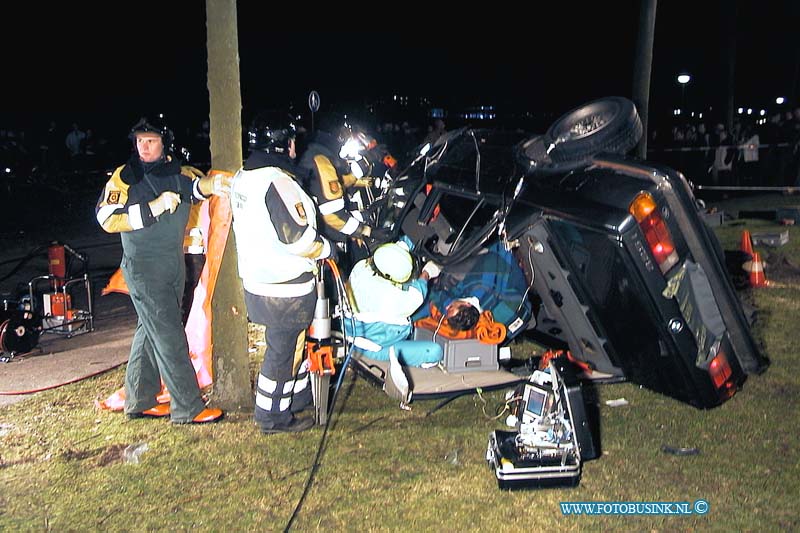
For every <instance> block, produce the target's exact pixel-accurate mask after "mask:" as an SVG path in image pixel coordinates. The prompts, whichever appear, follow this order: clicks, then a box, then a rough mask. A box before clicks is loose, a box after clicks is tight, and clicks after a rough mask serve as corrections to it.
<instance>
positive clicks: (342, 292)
mask: <svg viewBox="0 0 800 533" xmlns="http://www.w3.org/2000/svg"><path fill="white" fill-rule="evenodd" d="M325 261H326V263H327V264H328V266H329V267H330V269H331V272H332V273H333V277H334V281H335V283H334V286H335V287H336V292H337V295H338V297H339V305H340V313H341V315H342V319H343V320H344V317H345V315H346V314H349V315H350V317H351V318H350V319H351V320H353V319H352V313H345V308H347V311H350V308H349V304H348V303H347V293H346V289H345V286H344V282H342V278H341V275H340V273H339V269H338V268H337V267H336V263H335V262H333V261H332V260H330V259H326V260H325ZM342 330H344V327H342ZM344 347H345V353H346V356H345V359H344V363H343V364H342V369H341V373H340V375H339V380H338V381H337V384H336V388H335V389H334V391H333V397H332V398H331V401H330V405H329V406H328V411H329V412H328V417H327V420H326V421H325V427H324V428H323V430H322V437H320V439H319V445H318V446H317V453H316V454H315V455H314V461H313V462H312V464H311V471H310V472H309V473H308V479H307V480H306V485H305V487H304V488H303V494H301V495H300V499H299V500H298V501H297V504H296V505H295V508H294V511H292V516H290V517H289V521H288V522H287V523H286V527H285V528H284V531H285V532H286V531H289V529H290V528H291V527H292V524H293V523H294V521H295V519H296V518H297V516H298V515H299V514H300V509H301V508H302V506H303V502H304V501H305V499H306V496H308V492H309V491H310V490H311V485H312V483H313V481H314V477H315V476H316V473H317V469H318V468H319V460H320V457H322V451H323V450H324V449H325V441H326V439H327V436H328V428H329V427H330V424H331V420H332V419H333V416H331V415H332V414H333V407H334V406H335V405H336V397H337V396H338V395H339V390H340V387H341V384H342V381H343V379H344V375H345V373H346V372H347V366H348V365H349V363H350V360H351V356H352V352H353V345H352V344H350V348H349V349H348V348H347V335H344Z"/></svg>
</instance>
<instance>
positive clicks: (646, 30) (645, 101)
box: [633, 0, 657, 159]
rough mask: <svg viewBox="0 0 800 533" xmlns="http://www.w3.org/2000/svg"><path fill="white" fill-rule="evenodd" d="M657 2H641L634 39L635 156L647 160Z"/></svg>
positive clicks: (655, 0)
mask: <svg viewBox="0 0 800 533" xmlns="http://www.w3.org/2000/svg"><path fill="white" fill-rule="evenodd" d="M656 4H657V0H641V7H640V8H639V33H638V34H637V37H636V59H635V61H634V65H633V103H634V104H636V109H637V110H638V111H639V117H640V118H641V119H642V139H641V140H640V141H639V144H638V145H637V147H636V155H637V156H638V157H640V158H641V159H647V140H648V138H649V136H650V133H649V129H648V127H647V123H648V117H649V108H650V75H651V72H652V70H653V40H654V37H655V27H656Z"/></svg>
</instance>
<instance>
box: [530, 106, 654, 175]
mask: <svg viewBox="0 0 800 533" xmlns="http://www.w3.org/2000/svg"><path fill="white" fill-rule="evenodd" d="M641 137H642V121H641V119H640V118H639V113H638V112H637V111H636V106H635V105H634V103H633V102H632V101H630V100H628V99H627V98H622V97H620V96H612V97H607V98H601V99H599V100H595V101H593V102H589V103H588V104H585V105H582V106H580V107H577V108H575V109H573V110H572V111H569V112H568V113H565V114H564V115H562V116H561V117H560V118H559V119H557V120H556V121H555V122H553V124H552V125H551V126H550V128H549V129H548V130H547V133H546V134H545V139H544V141H545V143H546V144H547V145H548V152H549V153H548V156H549V158H550V159H551V160H552V162H553V163H555V164H556V165H559V164H564V163H568V164H574V163H578V162H583V163H585V162H588V161H589V160H590V159H591V158H592V157H593V156H594V155H596V154H599V153H603V152H605V153H615V154H625V153H627V152H628V151H629V150H631V149H632V148H633V147H634V146H636V144H637V143H638V142H639V139H641Z"/></svg>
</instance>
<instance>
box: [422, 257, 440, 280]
mask: <svg viewBox="0 0 800 533" xmlns="http://www.w3.org/2000/svg"><path fill="white" fill-rule="evenodd" d="M422 271H423V272H427V273H428V279H433V278H435V277H438V276H439V274H441V273H442V267H440V266H439V265H437V264H436V263H434V262H433V261H428V262H427V263H425V265H424V266H423V267H422Z"/></svg>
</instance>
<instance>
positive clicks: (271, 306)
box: [231, 112, 331, 434]
mask: <svg viewBox="0 0 800 533" xmlns="http://www.w3.org/2000/svg"><path fill="white" fill-rule="evenodd" d="M248 136H249V145H250V155H249V156H248V158H247V160H246V161H245V164H244V166H243V167H242V168H241V169H240V170H239V172H237V173H236V175H235V176H234V178H233V184H232V189H231V207H232V210H233V231H234V233H235V234H236V249H237V254H238V265H239V276H240V277H241V279H242V285H243V287H244V297H245V304H246V305H247V314H248V319H249V320H250V321H251V322H254V323H257V324H261V325H264V326H265V328H264V336H265V339H264V341H265V343H266V352H265V354H264V360H263V362H262V364H261V369H260V371H259V374H258V380H257V382H256V401H255V404H256V405H255V415H254V418H255V421H256V423H257V424H258V425H259V427H260V428H261V431H262V432H263V433H266V434H271V433H283V432H298V431H303V430H306V429H308V428H310V427H311V426H313V425H314V419H313V418H311V417H297V416H295V413H299V412H300V411H302V410H304V409H306V408H308V407H311V406H312V405H313V400H312V393H311V386H310V379H309V373H308V365H307V363H306V362H305V361H304V354H305V338H306V329H307V328H308V326H309V324H311V320H312V319H313V316H314V308H315V305H316V295H317V291H316V274H317V272H318V265H317V260H319V259H325V258H327V257H329V256H330V254H331V243H330V242H329V241H328V240H327V239H326V238H325V237H323V236H321V235H319V233H318V232H317V219H316V217H317V211H316V207H315V205H314V201H313V200H312V199H311V198H310V197H309V196H308V195H307V194H306V193H305V192H304V190H303V189H302V187H301V185H300V183H298V181H297V178H296V176H297V171H298V169H297V168H296V167H295V164H294V159H295V137H296V126H295V121H294V118H293V117H291V116H290V115H288V114H287V113H284V112H272V113H263V114H262V115H260V116H259V117H258V118H257V119H256V120H255V121H254V123H253V125H252V126H251V128H250V131H249V132H248Z"/></svg>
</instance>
